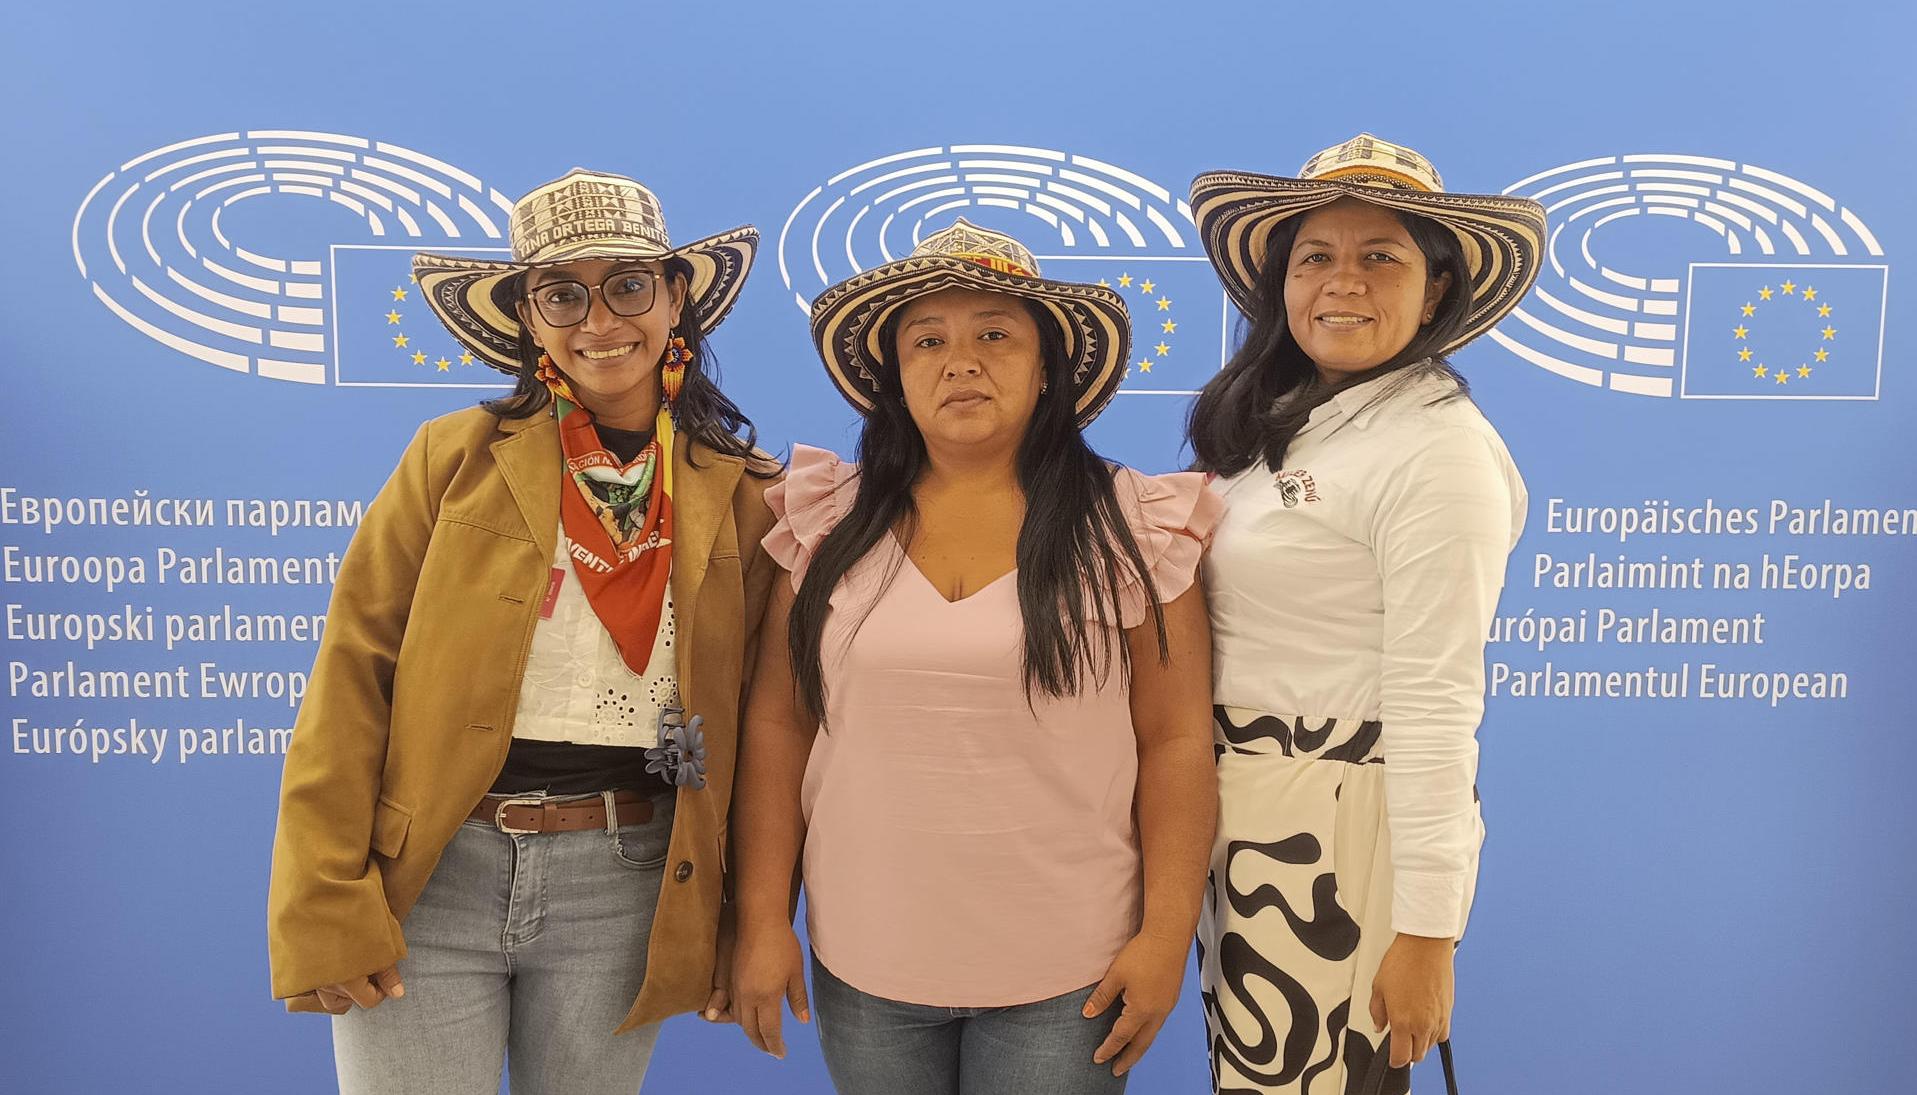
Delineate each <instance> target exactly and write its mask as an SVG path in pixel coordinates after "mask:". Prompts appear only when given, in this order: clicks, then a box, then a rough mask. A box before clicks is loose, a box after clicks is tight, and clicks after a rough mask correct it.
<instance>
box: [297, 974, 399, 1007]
mask: <svg viewBox="0 0 1917 1095" xmlns="http://www.w3.org/2000/svg"><path fill="white" fill-rule="evenodd" d="M314 992H315V993H316V994H317V995H318V996H319V1002H320V1007H322V1008H324V1009H326V1011H327V1012H328V1013H329V1014H332V1015H344V1014H346V1013H347V1012H349V1011H351V1010H353V1005H354V1004H358V1005H359V1006H360V1007H363V1008H369V1009H370V1008H376V1007H378V1006H379V1005H380V1003H381V1002H382V1001H384V1000H386V998H388V997H391V998H393V999H395V1000H397V999H399V998H400V997H402V996H404V995H406V986H405V985H404V984H403V983H402V982H401V981H400V979H399V968H398V967H396V966H387V967H386V968H385V969H383V970H380V971H379V972H378V973H375V974H373V975H372V976H371V977H355V978H353V979H352V980H351V981H335V982H333V983H332V984H330V985H321V986H320V987H319V988H317V989H315V990H314Z"/></svg>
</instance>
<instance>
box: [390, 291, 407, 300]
mask: <svg viewBox="0 0 1917 1095" xmlns="http://www.w3.org/2000/svg"><path fill="white" fill-rule="evenodd" d="M393 299H394V300H405V299H406V290H405V289H402V288H395V289H394V290H393Z"/></svg>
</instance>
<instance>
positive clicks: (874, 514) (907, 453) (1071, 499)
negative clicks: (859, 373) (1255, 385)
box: [787, 297, 1170, 722]
mask: <svg viewBox="0 0 1917 1095" xmlns="http://www.w3.org/2000/svg"><path fill="white" fill-rule="evenodd" d="M1018 299H1019V300H1020V301H1021V302H1022V303H1023V304H1024V305H1025V309H1026V311H1027V312H1029V313H1030V314H1031V316H1032V320H1033V322H1035V323H1036V324H1037V325H1038V342H1039V361H1040V365H1041V368H1042V370H1043V374H1042V375H1043V376H1044V377H1045V380H1046V383H1047V384H1048V385H1049V388H1050V391H1049V394H1044V395H1041V396H1040V397H1039V400H1038V406H1037V409H1035V410H1034V411H1033V412H1032V421H1031V423H1030V425H1029V426H1027V428H1026V431H1025V439H1024V440H1023V441H1022V442H1021V443H1020V445H1019V449H1018V454H1017V457H1016V467H1017V473H1018V483H1019V488H1020V489H1021V490H1022V491H1023V492H1024V494H1025V513H1026V520H1025V521H1024V523H1023V525H1022V526H1021V527H1020V529H1019V534H1018V550H1017V566H1018V606H1019V615H1020V616H1021V618H1022V619H1023V622H1024V631H1025V648H1024V673H1025V695H1026V699H1027V701H1028V702H1032V701H1034V700H1035V698H1036V695H1037V694H1038V693H1044V694H1045V695H1048V696H1066V695H1070V694H1073V693H1075V692H1077V691H1079V689H1080V688H1081V687H1083V686H1085V685H1087V684H1091V685H1093V686H1102V685H1103V684H1104V683H1105V681H1106V680H1107V679H1109V676H1110V672H1111V669H1112V665H1113V663H1114V661H1116V663H1117V665H1118V668H1119V672H1120V674H1121V675H1123V676H1124V677H1126V678H1127V679H1128V678H1129V674H1130V672H1131V658H1130V651H1129V649H1128V648H1127V646H1126V643H1125V641H1124V637H1123V636H1122V634H1120V633H1119V626H1120V625H1119V618H1118V611H1119V609H1118V599H1119V590H1120V589H1121V588H1122V587H1123V586H1124V585H1125V584H1126V581H1127V579H1131V578H1135V579H1136V580H1137V581H1139V582H1140V583H1142V585H1143V587H1144V590H1145V594H1146V601H1147V603H1148V604H1149V605H1150V606H1151V614H1152V625H1153V627H1154V629H1155V631H1156V634H1157V637H1158V652H1159V657H1160V659H1161V660H1163V659H1166V658H1169V657H1170V650H1169V646H1168V644H1167V639H1166V635H1165V614H1164V610H1163V609H1162V608H1161V607H1159V605H1158V591H1157V587H1156V586H1155V585H1154V584H1153V583H1152V579H1151V572H1150V570H1149V569H1148V568H1147V567H1146V565H1145V559H1144V556H1143V555H1142V554H1140V552H1139V550H1138V541H1137V540H1136V539H1135V538H1134V537H1133V536H1132V533H1131V528H1130V526H1129V525H1128V523H1127V522H1126V520H1125V514H1124V511H1123V510H1122V509H1121V508H1120V506H1119V501H1118V496H1117V493H1116V491H1115V490H1114V489H1113V486H1112V473H1113V465H1111V464H1109V463H1107V462H1106V461H1105V460H1104V459H1103V458H1101V457H1100V456H1099V455H1098V454H1097V453H1096V452H1093V451H1092V448H1091V446H1090V445H1088V444H1086V443H1085V437H1084V435H1083V434H1082V433H1081V432H1080V431H1079V428H1078V424H1077V422H1076V421H1075V420H1074V416H1075V414H1076V411H1075V408H1074V407H1073V400H1072V398H1071V392H1072V383H1071V368H1070V364H1069V363H1068V362H1067V360H1066V358H1065V342H1064V336H1063V334H1062V333H1061V332H1060V330H1059V327H1058V321H1057V320H1056V319H1054V318H1053V317H1052V316H1051V313H1049V312H1047V311H1046V310H1045V309H1044V307H1043V306H1042V305H1040V304H1039V303H1038V302H1036V301H1033V300H1029V299H1026V298H1023V297H1020V298H1018ZM903 313H904V309H903V308H901V309H899V310H898V311H895V312H894V313H893V314H892V317H891V318H890V319H889V320H887V321H886V323H885V325H884V326H883V327H881V328H880V331H879V345H880V347H881V350H882V357H881V365H882V368H880V369H879V385H880V392H879V393H878V397H877V399H876V400H875V402H874V405H873V407H872V409H871V410H870V411H868V412H866V415H865V426H864V429H863V431H862V432H861V433H860V435H859V479H858V484H857V494H856V496H855V497H854V499H853V502H852V507H851V510H850V511H849V512H847V513H846V515H845V517H844V518H843V519H841V520H840V521H839V523H838V525H837V526H836V527H835V528H833V530H832V531H831V532H830V533H828V534H827V535H826V537H825V539H824V540H823V541H822V542H821V543H820V544H819V548H818V550H817V551H816V552H814V553H813V556H812V562H811V565H810V567H809V568H808V569H807V570H806V574H805V580H804V581H803V582H802V583H800V586H799V591H798V594H797V596H796V597H795V598H794V600H793V604H792V615H791V621H790V625H789V629H788V633H787V642H788V644H789V649H790V652H791V657H792V671H793V677H794V680H795V683H796V685H797V691H798V699H799V701H800V703H801V704H803V705H804V707H805V709H806V710H807V712H808V713H809V714H810V715H811V716H813V717H815V718H818V719H820V720H821V722H823V721H824V717H825V701H826V696H825V691H826V690H825V676H824V670H823V667H822V665H821V658H822V655H823V647H824V636H825V622H826V616H827V615H828V614H829V613H830V611H831V599H832V591H833V589H834V588H835V587H837V586H838V584H839V580H840V579H841V578H843V577H844V576H845V574H846V572H847V571H849V570H851V569H852V567H853V566H854V565H855V564H857V563H858V562H859V561H860V560H861V559H863V558H865V557H866V555H867V554H869V553H870V552H871V551H872V549H873V548H874V547H875V546H877V545H878V543H879V541H880V539H881V538H882V537H884V536H886V535H887V534H888V533H890V532H891V531H892V530H894V529H901V530H902V531H903V532H904V533H905V534H906V535H905V539H906V541H907V542H908V543H909V541H910V533H911V531H912V530H913V528H914V526H915V523H916V516H917V511H916V508H915V505H914V503H913V500H912V486H913V484H914V483H916V482H917V481H918V478H919V475H920V473H921V472H923V471H924V470H925V467H926V455H925V439H924V437H923V436H922V435H921V434H920V433H919V430H918V426H917V425H916V424H915V423H914V422H913V421H912V415H911V412H910V411H908V410H907V409H906V406H905V390H904V388H903V387H902V386H901V384H900V381H899V368H898V347H897V340H898V324H899V318H900V316H902V315H903ZM896 575H897V570H896V568H895V569H894V570H893V571H892V573H891V574H890V575H888V576H887V578H886V582H887V583H890V581H891V580H892V578H893V577H895V576H896ZM875 599H876V595H875ZM871 607H872V606H871V604H869V603H868V604H867V605H866V606H865V610H866V611H867V612H869V611H870V610H871Z"/></svg>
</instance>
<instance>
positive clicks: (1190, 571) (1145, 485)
mask: <svg viewBox="0 0 1917 1095" xmlns="http://www.w3.org/2000/svg"><path fill="white" fill-rule="evenodd" d="M1112 488H1113V489H1114V490H1115V491H1116V492H1117V494H1118V504H1119V507H1120V508H1121V509H1123V510H1124V511H1125V515H1126V518H1127V519H1128V520H1129V522H1130V524H1131V530H1132V537H1133V538H1134V539H1136V540H1137V541H1138V552H1139V554H1140V555H1142V556H1144V558H1145V566H1146V568H1147V569H1148V570H1149V571H1150V573H1151V576H1152V584H1153V586H1154V587H1156V589H1157V592H1158V600H1159V603H1161V604H1168V603H1170V602H1172V601H1174V600H1176V599H1177V598H1178V597H1179V596H1180V595H1181V594H1183V593H1184V592H1185V591H1186V590H1188V589H1190V588H1191V586H1192V583H1193V582H1194V581H1196V580H1197V579H1198V565H1199V563H1201V562H1202V561H1203V560H1204V557H1205V548H1206V546H1207V545H1209V544H1210V542H1211V534H1212V530H1213V529H1215V528H1217V527H1218V521H1219V519H1220V518H1222V517H1223V516H1224V515H1225V500H1224V499H1223V498H1221V497H1219V496H1218V495H1217V494H1215V493H1213V491H1212V490H1211V488H1210V487H1208V486H1206V484H1205V476H1204V475H1203V474H1201V473H1199V472H1194V471H1181V472H1171V473H1169V474H1166V475H1144V474H1142V473H1140V472H1136V471H1133V470H1132V469H1130V468H1119V469H1118V470H1117V471H1116V472H1114V473H1113V475H1112ZM1148 607H1149V606H1148V605H1147V603H1146V597H1145V585H1144V583H1143V582H1140V581H1137V580H1135V579H1134V580H1133V581H1131V582H1128V583H1126V584H1125V585H1124V586H1121V587H1120V588H1119V591H1118V620H1119V624H1120V626H1122V627H1137V626H1138V625H1139V624H1141V623H1143V622H1144V621H1145V616H1146V612H1147V609H1148Z"/></svg>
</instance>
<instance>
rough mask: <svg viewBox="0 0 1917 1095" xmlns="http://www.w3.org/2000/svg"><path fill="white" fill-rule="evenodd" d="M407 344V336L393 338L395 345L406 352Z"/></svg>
mask: <svg viewBox="0 0 1917 1095" xmlns="http://www.w3.org/2000/svg"><path fill="white" fill-rule="evenodd" d="M406 342H407V338H406V336H405V335H394V336H393V345H394V346H396V347H398V348H399V349H402V350H404V349H405V348H406Z"/></svg>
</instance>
